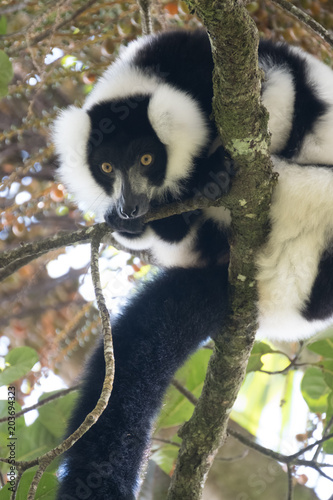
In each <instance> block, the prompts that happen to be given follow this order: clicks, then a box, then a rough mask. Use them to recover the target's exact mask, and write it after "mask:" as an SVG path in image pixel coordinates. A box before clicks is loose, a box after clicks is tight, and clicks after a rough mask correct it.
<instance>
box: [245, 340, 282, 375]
mask: <svg viewBox="0 0 333 500" xmlns="http://www.w3.org/2000/svg"><path fill="white" fill-rule="evenodd" d="M273 352H275V350H274V349H272V348H271V347H270V346H269V345H268V344H266V343H265V342H258V343H256V344H254V346H253V349H252V352H251V355H250V359H249V362H248V365H247V368H246V372H247V373H249V372H254V371H258V370H260V369H261V368H262V367H263V364H264V363H263V362H262V361H261V356H263V355H264V354H269V353H273Z"/></svg>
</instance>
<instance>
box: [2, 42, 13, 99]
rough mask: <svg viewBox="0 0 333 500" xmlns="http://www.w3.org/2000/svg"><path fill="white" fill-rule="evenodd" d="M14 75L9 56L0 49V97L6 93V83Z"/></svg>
mask: <svg viewBox="0 0 333 500" xmlns="http://www.w3.org/2000/svg"><path fill="white" fill-rule="evenodd" d="M13 76H14V71H13V66H12V63H11V62H10V60H9V57H8V56H7V54H5V52H4V51H3V50H0V97H4V96H5V95H7V94H8V85H9V83H10V82H11V80H12V78H13Z"/></svg>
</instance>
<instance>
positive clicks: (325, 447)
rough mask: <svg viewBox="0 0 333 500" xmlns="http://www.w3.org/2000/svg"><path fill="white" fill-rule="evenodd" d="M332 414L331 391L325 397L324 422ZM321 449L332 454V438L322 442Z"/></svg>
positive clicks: (332, 399) (328, 419)
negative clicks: (325, 411)
mask: <svg viewBox="0 0 333 500" xmlns="http://www.w3.org/2000/svg"><path fill="white" fill-rule="evenodd" d="M332 416H333V391H332V392H331V393H330V394H329V396H328V398H327V413H326V424H327V423H328V422H330V420H331V418H332ZM323 450H324V452H325V453H329V454H330V455H333V438H332V439H329V440H328V441H325V442H324V444H323Z"/></svg>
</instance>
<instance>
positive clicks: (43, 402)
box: [0, 385, 80, 424]
mask: <svg viewBox="0 0 333 500" xmlns="http://www.w3.org/2000/svg"><path fill="white" fill-rule="evenodd" d="M79 387H80V386H79V385H73V387H69V388H68V389H62V390H61V391H58V392H57V393H56V394H52V396H48V397H47V398H45V399H42V400H41V401H38V403H35V404H34V405H32V406H29V407H27V408H23V410H21V411H18V412H17V413H15V415H13V417H12V418H19V417H22V415H24V414H25V413H28V412H29V411H32V410H36V409H37V408H40V407H41V406H44V405H46V404H47V403H50V402H51V401H54V400H55V399H58V398H61V397H62V396H66V394H69V393H70V392H73V391H77V390H78V389H79ZM7 420H8V417H2V418H0V424H1V423H2V422H7Z"/></svg>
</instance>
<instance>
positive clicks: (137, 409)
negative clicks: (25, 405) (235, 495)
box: [58, 266, 227, 500]
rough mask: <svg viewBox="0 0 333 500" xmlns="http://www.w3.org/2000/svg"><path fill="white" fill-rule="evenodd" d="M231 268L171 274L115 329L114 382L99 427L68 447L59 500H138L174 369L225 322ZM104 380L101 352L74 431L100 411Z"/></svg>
mask: <svg viewBox="0 0 333 500" xmlns="http://www.w3.org/2000/svg"><path fill="white" fill-rule="evenodd" d="M226 304H227V267H226V266H221V267H212V268H208V269H207V268H206V269H178V268H175V269H171V270H168V271H165V272H163V273H160V274H159V275H158V276H157V278H155V279H154V280H153V281H151V282H149V283H147V284H145V285H144V287H143V289H142V290H141V292H139V293H138V294H136V296H135V297H134V299H133V300H132V301H131V302H130V303H129V304H128V306H127V307H126V308H125V310H124V311H123V313H122V314H121V315H120V316H119V317H118V318H117V319H116V321H115V323H114V325H113V337H114V351H115V360H116V361H115V365H116V366H115V380H114V388H113V392H112V395H111V399H110V403H109V405H108V407H107V409H106V410H105V411H104V413H103V414H102V416H101V418H100V419H99V420H98V422H97V423H96V424H95V425H94V426H93V427H92V428H91V429H90V430H89V431H88V432H87V433H86V434H85V435H84V436H83V437H82V438H81V439H80V440H79V441H78V442H77V443H76V444H75V445H74V447H73V448H71V449H70V450H69V451H68V452H67V455H66V459H65V461H64V464H63V468H64V470H65V472H64V474H63V478H62V482H61V486H60V490H59V494H58V499H59V500H60V499H61V500H76V499H77V500H78V499H91V500H125V499H126V500H129V499H134V498H135V492H136V491H137V488H138V477H139V471H140V466H141V464H142V461H143V457H144V455H145V451H146V449H147V446H148V444H149V437H150V431H151V424H152V422H153V419H154V418H155V417H156V414H157V412H158V410H159V407H160V404H161V401H162V397H163V395H164V392H165V390H166V388H167V386H168V384H169V382H170V380H171V378H172V376H173V375H174V373H175V371H176V370H177V368H178V367H179V366H180V365H181V364H182V363H183V362H184V361H185V359H186V358H187V356H188V355H189V354H191V353H192V352H193V351H194V350H195V349H196V348H197V347H198V345H199V344H200V342H202V341H203V340H205V339H206V338H207V337H208V336H211V337H213V336H214V335H215V334H216V333H217V332H218V330H219V328H220V327H221V323H222V322H223V320H224V316H225V311H226ZM103 379H104V358H103V348H102V346H100V347H98V349H97V350H96V351H95V353H94V355H93V356H92V358H91V360H90V362H89V364H88V366H87V368H86V371H85V374H84V384H83V389H82V392H81V396H80V399H79V402H78V404H77V406H76V409H75V411H74V413H73V415H72V419H71V423H70V426H69V432H72V431H74V430H75V429H76V428H77V427H78V426H79V425H80V424H81V422H82V421H83V419H84V417H85V416H86V415H87V413H88V412H89V411H91V410H92V409H93V407H94V406H95V404H96V402H97V399H98V397H99V394H100V392H101V387H102V383H103Z"/></svg>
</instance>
